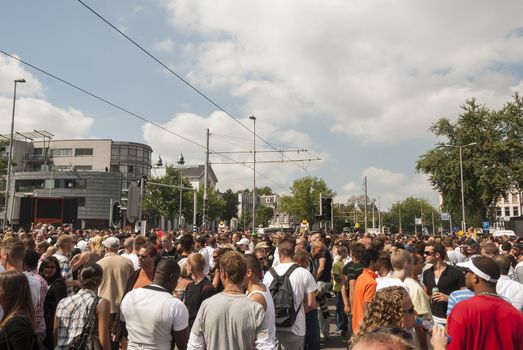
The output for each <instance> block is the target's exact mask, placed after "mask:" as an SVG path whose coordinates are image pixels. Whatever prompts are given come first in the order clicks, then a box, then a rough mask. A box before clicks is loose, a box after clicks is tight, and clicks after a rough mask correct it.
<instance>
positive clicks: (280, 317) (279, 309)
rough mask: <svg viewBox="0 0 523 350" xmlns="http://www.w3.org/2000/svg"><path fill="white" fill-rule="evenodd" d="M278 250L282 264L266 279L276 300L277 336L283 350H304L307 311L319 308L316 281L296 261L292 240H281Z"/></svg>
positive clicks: (269, 273)
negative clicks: (294, 259)
mask: <svg viewBox="0 0 523 350" xmlns="http://www.w3.org/2000/svg"><path fill="white" fill-rule="evenodd" d="M278 253H279V258H280V263H279V264H278V265H277V266H275V267H273V268H271V269H270V270H269V272H268V273H267V274H265V278H264V279H263V283H264V284H265V285H266V286H267V287H268V288H269V290H270V292H271V295H272V298H273V301H274V309H275V315H276V317H275V318H276V339H277V340H278V342H279V348H280V349H285V350H289V349H303V347H304V343H305V312H307V311H309V310H312V309H314V308H315V307H316V290H317V285H316V281H315V280H314V277H313V276H312V274H311V273H310V272H309V271H307V270H306V269H304V268H303V267H299V266H298V265H297V264H296V263H295V262H294V261H293V257H294V242H293V241H290V240H283V241H281V242H280V244H279V245H278Z"/></svg>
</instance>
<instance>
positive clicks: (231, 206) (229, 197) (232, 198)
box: [222, 189, 238, 221]
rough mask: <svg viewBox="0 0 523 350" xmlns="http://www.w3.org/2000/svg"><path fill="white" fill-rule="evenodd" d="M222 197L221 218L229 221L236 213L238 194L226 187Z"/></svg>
mask: <svg viewBox="0 0 523 350" xmlns="http://www.w3.org/2000/svg"><path fill="white" fill-rule="evenodd" d="M222 198H223V200H224V201H225V206H224V210H223V215H222V219H224V220H227V221H229V220H231V219H232V218H234V217H236V216H237V215H238V194H237V193H235V192H233V191H232V190H231V189H228V190H227V191H225V192H224V193H223V196H222Z"/></svg>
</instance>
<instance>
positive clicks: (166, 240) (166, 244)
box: [160, 233, 173, 251]
mask: <svg viewBox="0 0 523 350" xmlns="http://www.w3.org/2000/svg"><path fill="white" fill-rule="evenodd" d="M160 243H162V247H163V249H165V250H167V251H171V249H173V234H172V233H168V234H166V235H163V236H162V238H160Z"/></svg>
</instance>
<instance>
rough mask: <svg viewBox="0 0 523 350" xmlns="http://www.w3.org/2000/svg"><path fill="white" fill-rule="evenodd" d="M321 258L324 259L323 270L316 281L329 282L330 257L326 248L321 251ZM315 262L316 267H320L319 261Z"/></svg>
mask: <svg viewBox="0 0 523 350" xmlns="http://www.w3.org/2000/svg"><path fill="white" fill-rule="evenodd" d="M323 257H324V258H325V269H324V270H323V272H322V274H321V276H319V277H318V281H322V282H330V281H331V270H332V255H331V252H330V251H329V249H328V248H327V247H325V248H324V249H323ZM316 260H317V265H318V266H320V263H319V259H316Z"/></svg>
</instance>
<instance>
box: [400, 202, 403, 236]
mask: <svg viewBox="0 0 523 350" xmlns="http://www.w3.org/2000/svg"><path fill="white" fill-rule="evenodd" d="M399 212H400V213H399V222H400V232H399V233H403V230H402V228H401V207H399Z"/></svg>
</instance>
